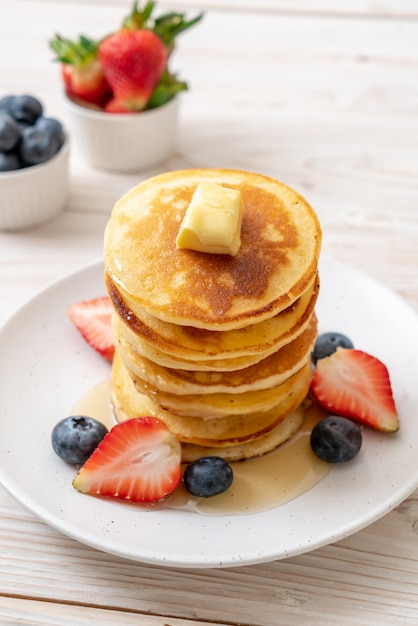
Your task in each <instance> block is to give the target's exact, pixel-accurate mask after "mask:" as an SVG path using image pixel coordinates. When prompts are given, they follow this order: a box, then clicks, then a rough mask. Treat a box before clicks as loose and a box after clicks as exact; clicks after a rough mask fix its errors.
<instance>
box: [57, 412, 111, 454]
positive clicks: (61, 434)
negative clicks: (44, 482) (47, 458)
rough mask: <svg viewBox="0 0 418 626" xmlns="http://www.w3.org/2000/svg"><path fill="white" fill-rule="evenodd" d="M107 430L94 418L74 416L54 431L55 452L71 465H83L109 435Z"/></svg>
mask: <svg viewBox="0 0 418 626" xmlns="http://www.w3.org/2000/svg"><path fill="white" fill-rule="evenodd" d="M107 432H108V431H107V428H106V426H104V425H103V424H102V423H101V422H98V421H97V420H95V419H93V418H92V417H85V416H83V415H72V416H70V417H66V418H64V419H63V420H61V421H60V422H58V424H56V425H55V426H54V428H53V430H52V434H51V443H52V448H53V450H54V452H55V453H56V454H57V455H58V456H59V457H60V458H61V459H62V460H63V461H65V462H66V463H70V465H83V463H85V462H86V461H87V459H88V458H89V456H90V455H91V454H92V452H93V451H94V450H95V449H96V448H97V446H98V445H99V443H100V442H101V441H102V439H103V437H104V436H105V435H106V433H107Z"/></svg>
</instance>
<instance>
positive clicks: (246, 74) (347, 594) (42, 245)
mask: <svg viewBox="0 0 418 626" xmlns="http://www.w3.org/2000/svg"><path fill="white" fill-rule="evenodd" d="M313 5H315V6H313ZM130 6H131V2H130V0H129V1H128V0H127V1H126V2H125V1H122V0H119V1H117V0H113V1H110V0H107V1H106V0H105V1H101V2H100V1H99V0H95V1H94V0H73V1H72V2H70V1H67V0H59V1H54V0H44V1H35V0H30V1H29V0H27V1H23V0H13V1H11V0H10V1H0V15H1V17H0V94H6V93H23V92H25V93H26V92H29V93H34V94H36V95H38V96H39V97H41V99H42V100H43V101H44V103H45V105H46V108H47V111H48V113H49V114H50V115H55V116H58V117H60V118H61V119H63V120H64V121H65V111H64V110H63V103H62V95H61V86H60V83H59V80H58V68H57V65H56V64H54V63H53V62H52V61H51V58H52V57H51V53H50V51H49V49H48V45H47V41H48V39H49V38H50V37H51V36H52V35H53V34H54V33H55V32H57V31H58V32H60V33H62V34H64V35H66V36H69V37H71V36H75V35H78V34H80V32H83V33H85V34H89V35H92V36H94V35H102V34H103V33H105V32H107V31H108V30H110V29H112V28H114V26H115V24H117V23H119V20H120V19H121V17H122V16H123V15H125V13H127V10H128V9H129V8H130ZM169 7H171V8H176V9H186V10H188V11H190V13H192V12H194V11H195V10H196V11H197V10H201V9H203V10H204V11H205V18H204V20H203V22H202V23H201V24H200V25H199V26H198V27H196V28H195V29H193V30H192V31H190V32H189V33H188V34H187V35H184V36H183V38H181V39H180V40H179V46H178V50H177V52H176V57H175V65H176V67H177V68H178V71H179V73H180V74H181V76H182V77H184V78H186V79H187V80H188V82H189V84H190V91H189V92H188V93H187V94H185V95H184V97H183V98H182V103H181V119H180V133H179V139H178V146H177V150H176V153H175V155H174V156H173V157H172V158H171V159H170V160H169V161H168V162H167V163H165V164H164V165H163V166H161V167H160V168H155V169H153V170H152V171H146V172H139V173H138V174H134V175H116V174H112V175H109V174H105V173H103V172H100V171H95V170H92V169H90V168H89V167H88V166H87V165H86V163H85V162H84V161H83V158H82V155H80V154H78V153H77V148H76V146H73V147H72V151H71V187H70V197H69V200H68V205H67V207H66V210H65V212H64V213H63V214H62V215H60V216H59V217H58V218H56V219H54V220H53V221H51V222H49V223H47V224H45V225H43V226H41V227H39V228H36V229H33V230H30V231H26V232H23V233H0V322H3V321H5V320H6V319H7V318H8V317H9V316H10V315H12V314H13V312H14V311H15V310H16V309H17V308H18V307H19V306H20V305H21V304H22V303H24V302H25V301H26V300H27V299H28V298H30V297H31V296H33V295H34V294H35V293H36V292H37V291H38V290H40V289H41V288H43V287H44V286H46V285H47V284H48V283H50V282H51V281H53V280H56V279H59V278H60V277H61V276H63V275H65V274H66V273H67V272H70V271H73V270H74V269H76V268H78V267H81V266H83V265H85V264H86V263H88V262H90V261H93V260H96V259H99V258H100V257H101V255H102V239H103V229H104V226H105V224H106V222H107V220H108V217H109V214H110V211H111V208H112V206H113V203H114V202H115V200H116V199H117V198H118V197H119V196H121V195H122V194H123V193H124V192H125V191H127V190H128V189H129V188H130V187H132V186H133V185H134V184H136V183H137V182H139V180H141V179H143V178H146V177H148V176H150V175H153V174H155V173H158V172H159V171H163V170H169V169H178V168H183V167H193V166H203V167H212V166H213V167H216V166H220V167H232V168H241V169H249V170H253V171H259V172H262V173H264V174H268V175H271V176H273V177H275V178H278V179H280V180H282V181H284V182H285V183H287V184H289V185H290V186H292V187H295V188H296V189H297V190H298V191H299V192H300V193H302V195H304V196H305V197H306V198H307V199H308V200H309V202H310V203H311V204H312V205H313V207H314V208H315V209H316V211H317V213H318V215H319V218H320V220H321V223H322V227H323V231H324V242H323V252H324V254H327V255H329V256H332V257H334V258H336V259H338V260H341V261H344V262H346V263H349V264H351V265H352V266H354V267H356V268H358V269H360V270H362V271H363V272H365V273H366V274H368V275H369V276H371V277H373V278H374V279H376V280H378V281H379V282H381V283H382V284H384V285H385V286H387V287H388V288H390V289H392V290H393V291H395V292H397V293H398V294H399V295H400V296H401V297H402V298H404V300H405V301H406V302H407V303H408V304H409V305H410V306H411V307H412V308H413V309H415V311H418V289H417V286H418V3H417V2H414V1H413V0H381V1H380V2H372V1H367V0H342V1H340V2H338V3H334V2H330V1H329V0H318V1H317V2H315V3H313V2H311V1H309V0H297V1H290V0H288V1H286V0H259V1H257V2H251V1H250V0H241V1H240V0H225V1H223V0H204V1H202V3H200V4H199V3H198V2H194V1H193V0H183V1H182V2H181V3H180V2H179V3H176V2H174V0H170V1H167V2H161V3H160V4H159V8H160V9H167V8H169ZM394 323H396V320H395V321H394ZM0 380H1V379H0ZM0 389H1V383H0ZM0 402H1V392H0ZM417 583H418V492H416V493H415V494H413V495H411V496H410V497H409V498H408V499H407V500H406V501H405V502H403V503H402V504H401V505H400V506H398V507H397V508H396V509H395V510H393V511H392V512H391V513H389V514H388V515H386V516H385V517H383V518H382V519H380V520H379V521H377V522H375V523H374V524H372V525H371V526H369V527H368V528H366V529H365V530H362V531H361V532H358V533H356V534H354V535H352V536H350V537H349V538H347V539H344V540H342V541H340V542H338V543H336V544H333V545H329V546H327V547H324V548H320V549H317V550H315V551H313V552H310V553H307V554H304V555H301V556H297V557H293V558H290V559H287V560H283V561H276V562H271V563H266V564H257V565H248V566H244V567H237V568H229V569H228V568H227V569H216V570H211V569H202V570H190V569H180V568H176V569H170V568H160V567H157V566H150V565H145V564H141V563H135V562H129V561H125V560H123V559H121V558H117V557H114V556H110V555H108V554H107V553H104V552H99V551H96V550H94V549H92V548H89V547H85V546H84V545H82V544H79V543H77V542H76V541H74V540H72V539H69V538H67V537H65V536H63V535H61V534H59V533H58V532H56V531H54V530H53V529H51V528H49V527H48V526H47V525H45V524H44V523H43V522H41V521H40V520H38V519H37V518H36V517H35V516H34V515H33V514H32V513H30V512H29V511H27V510H25V509H24V508H22V507H21V506H20V505H19V504H18V503H17V502H16V501H15V500H14V499H13V497H12V496H11V495H9V494H7V493H6V491H4V490H3V489H1V488H0V623H1V624H7V625H10V624H22V623H23V624H42V625H44V624H59V625H65V626H70V625H71V626H76V625H77V626H78V625H86V624H100V625H105V624H120V625H121V626H122V625H125V624H126V625H128V624H141V625H143V626H186V625H188V626H203V625H204V624H218V625H219V624H228V625H238V624H239V625H252V626H276V625H277V624H285V625H292V626H293V625H295V626H296V625H298V626H299V625H305V624H306V625H307V624H310V625H312V624H318V625H321V626H334V625H335V624H344V625H347V624H349V625H351V624H353V625H359V626H360V625H361V626H369V625H372V624H373V625H376V626H382V625H385V624H393V625H397V626H398V625H401V624H402V625H403V624H408V625H409V624H410V625H412V624H414V625H416V624H417V623H418V596H417Z"/></svg>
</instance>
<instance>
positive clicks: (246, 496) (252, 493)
mask: <svg viewBox="0 0 418 626" xmlns="http://www.w3.org/2000/svg"><path fill="white" fill-rule="evenodd" d="M299 410H302V409H299ZM304 412H305V420H304V423H303V424H302V426H301V428H300V429H299V431H298V432H297V434H296V435H295V436H294V437H293V438H292V439H291V440H290V441H288V442H286V443H284V444H282V445H281V446H279V447H278V448H277V449H276V450H274V451H273V452H270V453H268V454H265V455H264V456H261V457H257V458H254V459H249V460H247V461H240V462H234V463H231V466H232V470H233V472H234V480H233V483H232V485H231V487H230V488H229V489H228V490H227V491H226V492H224V493H222V494H219V495H217V496H213V497H212V498H195V497H193V496H191V495H190V494H189V493H188V492H187V491H186V489H185V488H184V486H183V484H181V485H179V487H177V489H176V490H175V492H174V493H173V494H172V495H171V496H170V497H169V498H167V500H166V501H164V503H162V504H158V505H155V506H154V508H162V507H164V508H174V509H181V510H188V511H192V512H195V513H202V514H204V515H233V514H241V515H242V514H248V513H255V512H259V511H265V510H267V509H271V508H273V507H276V506H280V505H281V504H284V503H286V502H288V501H289V500H293V499H295V498H297V497H298V496H300V495H302V494H303V493H305V492H306V491H308V490H309V489H311V488H312V487H314V486H315V485H316V484H317V483H318V482H320V481H321V480H322V479H323V478H324V477H325V476H326V475H327V474H328V472H329V470H330V465H329V464H328V463H324V462H323V461H321V460H320V459H318V458H317V457H316V456H315V455H314V453H313V452H312V450H311V447H310V442H309V437H310V433H311V430H312V427H313V426H314V425H315V424H316V422H317V421H318V420H319V419H321V418H322V417H323V413H322V412H321V411H320V410H319V409H318V408H317V407H316V406H315V405H311V406H310V407H308V408H306V409H304ZM73 415H88V416H90V417H93V418H95V419H97V420H99V421H101V422H103V423H104V424H105V425H106V426H107V427H108V428H111V427H112V426H113V425H114V424H115V418H114V415H113V410H112V403H111V384H110V381H109V380H106V381H104V382H102V383H100V384H98V385H96V386H95V387H93V388H92V389H90V390H89V391H88V392H87V393H86V394H85V395H84V396H83V397H82V398H81V399H80V400H79V402H78V403H77V405H76V406H75V407H74V409H73Z"/></svg>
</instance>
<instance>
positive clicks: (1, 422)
mask: <svg viewBox="0 0 418 626" xmlns="http://www.w3.org/2000/svg"><path fill="white" fill-rule="evenodd" d="M320 274H321V293H320V297H319V301H318V304H317V314H318V318H319V329H320V332H323V331H326V330H340V331H342V332H344V333H346V334H347V335H349V336H350V337H351V338H352V340H353V341H354V343H355V345H356V347H358V348H361V349H363V350H366V351H368V352H370V353H372V354H374V355H375V356H377V357H378V358H380V359H382V360H383V361H384V362H385V363H386V365H387V366H388V369H389V372H390V375H391V380H392V386H393V390H394V394H395V398H396V402H397V405H398V409H399V414H400V420H401V429H400V431H399V433H397V434H395V435H382V434H379V433H377V432H374V431H367V432H365V437H364V445H363V448H362V451H361V453H360V455H359V456H358V457H357V458H356V459H355V460H354V461H353V462H352V463H350V464H347V465H343V466H336V467H333V468H332V470H331V471H330V473H329V474H328V476H327V477H326V478H324V479H323V480H322V481H321V482H320V483H318V484H317V485H316V486H315V487H313V488H312V489H311V490H310V491H308V492H306V493H304V494H303V495H302V496H300V497H298V498H296V499H294V500H292V501H291V502H288V503H286V504H284V505H282V506H279V507H276V508H274V509H271V510H268V511H264V512H259V513H252V514H248V515H226V516H203V515H201V514H197V513H190V512H187V511H178V510H170V509H164V510H143V509H141V508H138V507H136V506H134V505H128V504H124V503H119V502H113V501H109V500H105V499H98V498H89V497H87V496H84V495H82V494H79V493H77V492H76V491H75V490H74V489H73V488H72V486H71V481H72V478H73V475H74V471H73V468H71V467H69V466H67V465H66V464H65V463H63V462H62V461H60V459H58V457H56V456H55V454H54V453H53V451H52V449H51V446H50V433H51V430H52V428H53V426H54V424H55V423H56V422H57V421H58V420H59V419H61V418H62V417H64V416H66V415H68V414H70V413H71V410H72V407H74V405H75V404H76V403H77V401H78V400H79V399H80V398H81V397H82V396H83V395H84V394H85V393H86V392H87V391H88V390H89V389H91V388H92V387H93V386H94V385H96V384H98V383H100V382H101V381H103V380H105V379H106V378H108V376H109V373H110V369H109V367H110V366H109V365H108V364H107V363H106V362H104V361H103V360H102V359H101V358H100V357H98V355H96V354H95V353H94V351H93V350H91V349H90V348H89V347H88V346H87V344H85V343H84V342H83V341H81V340H80V341H77V340H75V335H74V333H75V332H76V331H74V328H73V327H72V325H71V323H70V322H69V320H68V319H67V316H66V308H67V306H68V305H69V304H71V303H72V302H75V301H77V300H81V299H89V298H92V297H95V296H97V295H103V294H104V292H105V290H104V286H103V265H102V262H101V261H98V262H96V263H94V264H92V265H89V266H87V267H84V268H81V269H80V270H78V271H76V272H74V273H72V274H70V275H69V276H66V277H64V278H63V279H62V280H59V281H57V282H55V283H54V284H52V285H50V286H49V287H48V288H46V289H44V290H43V291H42V292H40V293H39V294H38V295H36V296H35V297H34V298H32V299H31V300H30V301H29V302H28V303H27V304H25V305H24V306H23V307H22V308H20V309H19V310H18V311H17V312H16V313H15V314H14V315H13V316H12V317H11V319H9V320H8V321H7V322H6V323H5V325H4V326H3V327H2V329H1V330H0V371H1V372H2V375H1V402H0V481H1V483H2V484H3V486H4V487H5V488H6V489H7V490H8V491H9V492H10V494H12V496H14V497H15V499H16V500H17V501H18V502H20V503H21V504H22V505H23V506H25V507H26V508H27V509H29V510H30V511H31V512H33V513H34V514H35V515H36V516H38V517H39V518H40V519H42V520H43V521H44V522H46V523H47V524H49V525H50V526H51V527H53V528H55V529H57V530H58V531H60V532H62V533H63V534H65V535H67V536H69V537H72V538H73V539H76V540H78V541H80V542H81V543H84V544H86V545H88V546H91V547H93V548H96V549H98V550H102V551H105V552H108V553H110V554H114V555H117V556H120V557H123V558H127V559H131V560H134V561H139V562H142V563H151V564H156V565H160V566H161V565H163V566H172V567H190V568H216V567H232V566H239V565H248V564H253V563H260V562H266V561H272V560H276V559H283V558H287V557H290V556H294V555H297V554H301V553H305V552H308V551H311V550H313V549H316V548H319V547H321V546H324V545H327V544H329V543H333V542H335V541H338V540H341V539H343V538H345V537H347V536H349V535H351V534H352V533H354V532H356V531H358V530H360V529H362V528H364V527H366V526H368V525H369V524H371V523H372V522H374V521H376V520H378V519H379V518H381V517H382V516H384V515H385V514H386V513H388V512H389V511H391V510H392V509H393V508H394V507H396V506H397V505H398V504H399V503H400V502H401V501H402V500H404V499H405V498H406V497H408V495H410V494H411V493H412V492H413V491H414V489H415V488H416V487H417V485H418V452H417V448H418V385H417V380H418V318H417V315H416V314H415V312H414V311H413V310H412V309H411V308H410V307H409V306H408V305H407V304H405V302H403V301H402V299H401V298H399V297H398V296H397V295H396V294H394V293H393V292H391V291H389V290H388V289H386V288H385V287H383V286H382V285H380V284H379V283H377V282H375V281H374V280H372V279H370V278H369V277H367V276H365V275H364V274H362V273H360V272H358V271H357V270H354V269H353V268H351V267H349V266H347V265H344V264H341V263H339V262H336V261H334V260H331V259H327V258H323V259H322V260H321V263H320Z"/></svg>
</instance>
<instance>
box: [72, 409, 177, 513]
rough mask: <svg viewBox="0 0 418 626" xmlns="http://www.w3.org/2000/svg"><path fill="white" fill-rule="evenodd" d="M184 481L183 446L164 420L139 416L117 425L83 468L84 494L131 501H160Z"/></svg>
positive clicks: (77, 481)
mask: <svg viewBox="0 0 418 626" xmlns="http://www.w3.org/2000/svg"><path fill="white" fill-rule="evenodd" d="M180 480H181V448H180V444H179V442H178V441H177V439H176V437H175V436H174V435H173V434H172V433H171V432H170V431H169V430H168V428H167V426H166V425H165V424H164V422H162V421H161V420H159V419H157V418H154V417H137V418H134V419H129V420H126V421H124V422H119V424H117V425H116V426H114V427H113V428H112V429H111V430H110V431H109V433H108V434H107V435H106V436H105V437H104V439H103V440H102V441H101V443H99V445H98V447H97V448H96V450H95V451H94V452H93V454H92V455H91V456H90V458H89V459H88V460H87V461H86V463H85V464H84V465H83V466H82V467H81V469H80V470H79V472H78V474H77V475H76V477H75V478H74V481H73V486H74V487H75V488H76V489H77V490H78V491H81V492H82V493H88V494H91V495H98V496H108V497H112V498H119V499H121V500H130V501H131V502H158V500H161V499H162V498H164V497H165V496H167V495H168V494H170V493H172V492H173V491H174V489H175V488H176V487H177V485H178V484H179V482H180Z"/></svg>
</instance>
